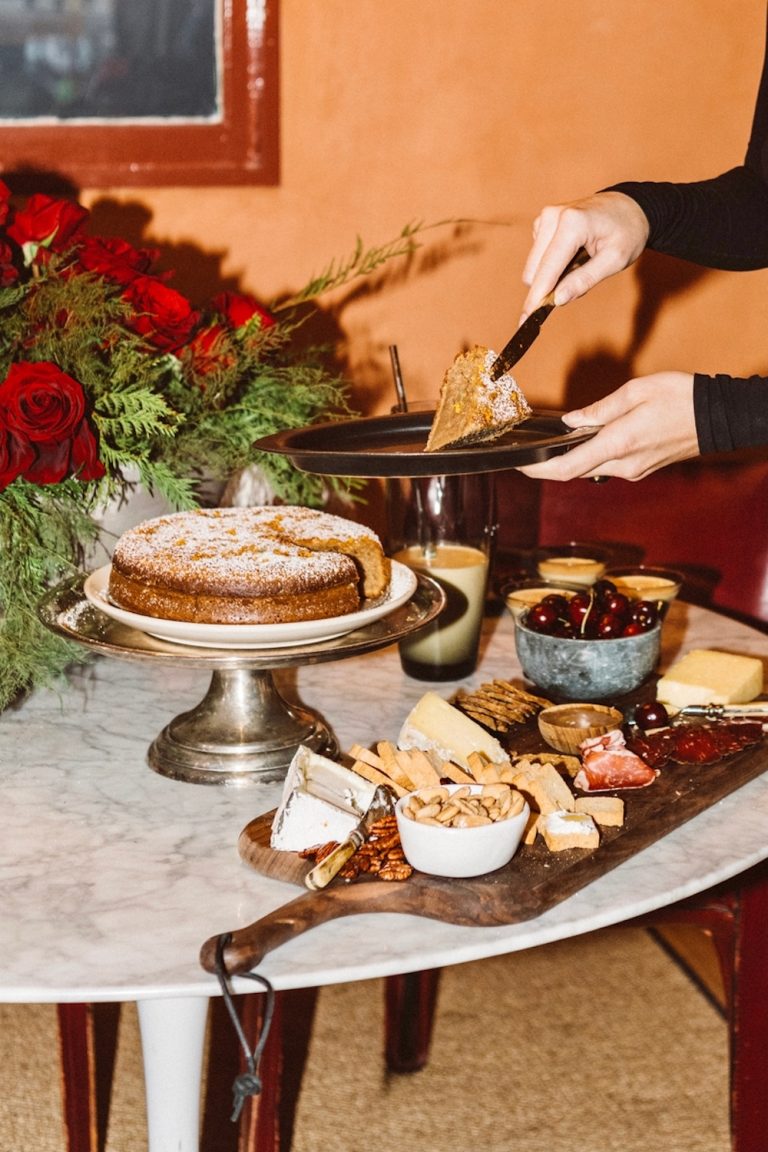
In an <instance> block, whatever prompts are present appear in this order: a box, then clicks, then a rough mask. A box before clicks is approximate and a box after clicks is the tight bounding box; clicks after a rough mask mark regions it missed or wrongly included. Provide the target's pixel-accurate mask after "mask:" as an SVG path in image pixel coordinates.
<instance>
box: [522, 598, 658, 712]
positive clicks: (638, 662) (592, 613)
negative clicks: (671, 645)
mask: <svg viewBox="0 0 768 1152" xmlns="http://www.w3.org/2000/svg"><path fill="white" fill-rule="evenodd" d="M661 626H662V620H661V616H660V613H659V610H658V606H657V605H656V604H655V603H652V602H650V601H646V600H630V598H629V597H628V596H627V595H625V594H624V593H622V592H620V591H619V590H618V589H617V588H616V586H615V584H613V583H612V582H611V581H610V580H605V579H602V580H598V581H597V582H596V583H595V584H593V585H592V586H591V587H589V588H585V589H584V591H583V592H581V593H577V594H576V595H574V596H571V597H570V598H569V599H566V598H565V597H560V596H557V595H551V596H545V597H544V598H543V599H542V600H541V601H539V603H538V604H534V605H532V606H531V608H529V609H528V611H527V612H524V613H523V614H522V615H521V616H519V617H517V618H516V619H515V646H516V648H517V657H518V660H519V661H520V665H521V667H522V670H523V675H524V676H525V678H526V679H527V680H529V681H530V682H531V683H532V684H534V685H536V687H537V688H538V689H539V690H540V691H541V692H543V693H544V695H546V696H549V697H550V698H551V699H553V700H579V701H598V700H603V701H605V700H613V699H616V698H617V697H619V696H624V695H626V694H627V693H628V692H633V691H634V690H635V689H636V688H639V687H640V685H641V684H642V683H643V682H644V681H645V680H646V679H647V678H648V676H649V675H650V674H651V672H653V670H654V668H655V667H656V665H657V663H658V659H659V653H660V650H661Z"/></svg>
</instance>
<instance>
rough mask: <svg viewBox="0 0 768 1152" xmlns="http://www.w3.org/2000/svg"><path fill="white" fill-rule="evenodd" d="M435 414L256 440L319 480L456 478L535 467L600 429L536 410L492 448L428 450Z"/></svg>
mask: <svg viewBox="0 0 768 1152" xmlns="http://www.w3.org/2000/svg"><path fill="white" fill-rule="evenodd" d="M433 416H434V412H430V411H426V412H425V411H419V412H396V413H394V414H393V415H390V416H373V417H367V418H362V419H359V420H339V421H334V422H332V423H329V424H310V425H308V426H307V427H306V428H289V429H285V430H284V431H282V432H276V433H274V434H273V435H271V436H264V437H263V438H262V439H260V440H257V441H256V443H255V444H254V446H253V447H254V448H255V449H256V451H258V452H277V453H279V454H280V455H283V456H288V457H290V459H291V461H292V463H293V464H294V466H295V467H296V468H298V469H299V470H300V471H302V472H313V473H317V474H318V475H321V476H435V475H440V476H452V475H462V474H468V473H474V472H501V471H504V470H505V469H508V468H517V467H520V466H521V465H525V464H537V463H538V462H539V461H541V460H548V459H549V458H550V457H551V456H559V455H560V454H561V453H563V452H567V451H568V450H569V449H570V448H573V447H574V446H575V445H576V444H582V443H584V441H585V440H590V439H591V438H592V437H593V436H594V435H595V433H596V432H597V428H576V429H573V428H569V427H568V425H567V424H564V423H563V421H562V419H561V416H560V413H558V412H534V413H533V415H532V416H530V417H529V419H528V420H525V421H523V423H522V424H518V425H517V427H516V428H513V429H512V431H511V432H508V433H507V434H506V436H503V437H502V438H501V439H500V440H496V441H495V442H494V443H493V444H479V445H477V446H476V447H470V448H454V449H450V450H448V451H444V452H426V451H425V445H426V442H427V435H428V433H429V429H430V428H431V426H432V418H433Z"/></svg>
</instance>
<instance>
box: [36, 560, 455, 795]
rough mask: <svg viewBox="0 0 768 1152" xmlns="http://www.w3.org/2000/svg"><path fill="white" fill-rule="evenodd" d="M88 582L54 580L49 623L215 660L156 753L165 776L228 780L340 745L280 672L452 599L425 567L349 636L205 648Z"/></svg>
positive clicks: (136, 653) (116, 643)
mask: <svg viewBox="0 0 768 1152" xmlns="http://www.w3.org/2000/svg"><path fill="white" fill-rule="evenodd" d="M84 582H85V576H84V575H79V576H77V577H74V578H73V579H70V580H66V581H64V582H63V583H62V584H59V585H57V586H56V587H55V588H54V589H52V591H51V592H49V593H48V595H47V596H46V597H45V598H44V599H43V601H42V602H41V604H40V608H39V613H40V618H41V620H42V621H43V623H44V624H45V625H46V627H47V628H49V629H50V630H51V631H52V632H55V633H56V634H57V635H59V636H62V637H64V638H65V639H67V640H73V641H75V642H76V643H78V644H83V645H85V646H86V647H87V648H90V649H91V650H92V651H94V652H99V653H101V654H102V655H104V656H112V657H116V658H118V659H121V660H133V661H146V660H148V661H151V662H153V663H154V664H155V665H158V664H159V665H163V664H165V665H168V666H176V667H178V666H182V667H191V666H194V667H195V668H209V669H211V683H210V686H209V688H208V691H207V693H206V695H205V696H204V697H203V699H202V700H201V701H200V703H199V704H198V705H197V706H196V707H195V708H193V709H192V710H191V711H189V712H182V713H181V714H180V715H179V716H177V717H176V718H175V719H174V720H172V721H171V722H170V724H168V725H167V726H166V727H165V728H164V729H163V731H162V732H161V733H160V734H159V735H158V736H157V737H156V738H155V740H154V741H153V742H152V744H151V745H150V747H149V751H148V753H147V759H148V762H149V765H150V767H151V768H153V769H154V770H155V772H159V773H160V774H161V775H162V776H169V777H171V778H172V779H174V780H184V781H187V782H189V783H196V784H225V785H228V786H229V787H233V786H234V787H239V786H244V785H248V784H253V783H257V782H260V781H261V782H268V781H272V780H280V779H282V778H283V777H284V775H285V771H286V769H287V767H288V765H289V764H290V762H291V760H292V758H293V755H294V753H295V751H296V749H297V748H298V746H299V745H300V744H306V745H308V746H309V747H310V748H312V749H314V750H315V751H317V752H322V753H323V754H325V755H328V756H334V755H336V754H337V753H338V751H339V749H338V745H337V743H336V740H335V738H334V736H333V735H332V733H331V731H330V729H329V728H328V726H327V725H326V723H325V722H324V720H323V719H322V717H321V716H320V715H319V714H318V713H317V712H314V711H312V710H311V709H308V708H304V707H299V706H298V705H296V704H294V703H289V702H288V701H287V700H286V699H285V698H284V697H283V696H282V695H281V694H280V692H279V691H278V689H277V686H276V685H275V681H274V677H273V672H274V671H276V670H277V669H279V668H292V667H297V666H299V665H302V664H319V663H323V662H325V661H329V660H343V659H344V658H345V657H349V656H359V655H361V654H362V653H364V652H372V651H374V650H375V649H377V648H384V647H387V646H388V645H390V644H394V643H396V642H397V641H398V640H400V639H401V638H402V637H403V636H407V635H408V634H409V633H410V632H413V631H415V630H416V629H417V628H421V627H423V626H424V625H425V624H428V623H429V622H430V621H431V620H433V619H434V618H435V616H437V614H438V612H439V611H440V610H441V608H442V607H443V604H444V602H445V596H444V593H443V592H442V590H441V588H440V587H439V585H438V584H436V583H435V582H434V581H433V580H430V579H429V577H425V576H422V575H421V574H419V575H418V582H417V586H416V591H415V592H414V594H413V596H412V597H411V599H410V600H409V601H408V602H407V603H406V604H403V605H402V606H401V607H399V608H395V609H393V611H392V612H391V613H389V614H388V615H385V616H382V617H381V618H380V619H378V620H376V621H374V622H372V623H369V624H367V625H365V626H364V627H361V628H359V629H357V631H354V632H349V633H347V634H346V635H345V636H338V637H336V638H334V639H332V640H325V641H320V642H314V643H309V644H306V645H304V644H300V645H296V646H291V647H279V648H278V647H274V648H247V649H242V648H201V647H197V646H195V647H192V646H191V645H184V644H175V643H171V642H170V641H167V640H159V639H156V638H155V637H154V636H150V635H148V634H147V633H145V632H141V631H139V630H138V629H135V628H129V627H127V626H126V625H125V624H122V623H119V622H118V621H116V620H114V619H112V618H111V617H109V616H107V615H106V614H105V613H103V612H100V611H99V609H98V608H96V607H95V606H94V605H93V604H92V603H91V602H90V601H89V600H88V599H87V598H86V596H85V594H84V592H83V584H84Z"/></svg>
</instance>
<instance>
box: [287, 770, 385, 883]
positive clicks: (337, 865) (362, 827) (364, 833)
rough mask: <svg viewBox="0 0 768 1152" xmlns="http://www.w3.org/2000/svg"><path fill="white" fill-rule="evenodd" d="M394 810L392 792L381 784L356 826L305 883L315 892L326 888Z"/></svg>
mask: <svg viewBox="0 0 768 1152" xmlns="http://www.w3.org/2000/svg"><path fill="white" fill-rule="evenodd" d="M392 812H394V804H393V801H392V792H391V790H390V789H389V788H387V786H386V784H379V785H378V787H377V789H376V791H375V792H374V794H373V797H372V799H371V803H370V805H369V807H368V811H367V812H366V813H365V815H364V816H363V818H362V820H361V821H360V823H359V824H358V825H357V827H356V828H353V829H352V831H351V832H350V834H349V836H347V838H346V840H342V842H341V844H339V845H338V847H336V848H334V849H333V851H332V852H329V853H328V855H327V856H326V857H325V859H323V860H320V861H318V863H317V864H315V866H314V868H312V869H311V870H310V871H309V872H308V873H307V875H306V876H305V877H304V883H305V885H306V886H307V888H311V889H312V891H313V892H316V891H318V890H319V889H320V888H325V887H327V886H328V884H330V882H331V880H333V878H334V876H336V875H337V873H338V872H339V871H340V870H341V869H342V868H343V867H344V865H345V864H346V862H347V860H349V859H350V858H351V857H352V856H354V854H355V852H357V850H358V848H359V847H360V846H361V845H362V844H364V843H365V841H366V840H367V839H368V837H369V836H370V834H371V828H372V827H373V825H374V824H375V823H376V821H377V820H381V819H382V817H384V816H389V815H391V813H392Z"/></svg>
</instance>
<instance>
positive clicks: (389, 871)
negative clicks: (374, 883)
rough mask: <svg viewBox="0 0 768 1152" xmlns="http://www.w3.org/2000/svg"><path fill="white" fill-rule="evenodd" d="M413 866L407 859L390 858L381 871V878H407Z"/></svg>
mask: <svg viewBox="0 0 768 1152" xmlns="http://www.w3.org/2000/svg"><path fill="white" fill-rule="evenodd" d="M412 873H413V868H411V866H410V864H407V863H406V861H405V860H388V861H387V862H386V864H384V866H383V867H382V869H381V871H380V872H379V880H407V879H408V877H409V876H410V875H411V874H412Z"/></svg>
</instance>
